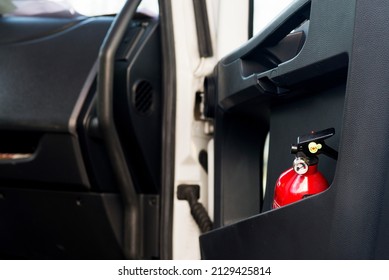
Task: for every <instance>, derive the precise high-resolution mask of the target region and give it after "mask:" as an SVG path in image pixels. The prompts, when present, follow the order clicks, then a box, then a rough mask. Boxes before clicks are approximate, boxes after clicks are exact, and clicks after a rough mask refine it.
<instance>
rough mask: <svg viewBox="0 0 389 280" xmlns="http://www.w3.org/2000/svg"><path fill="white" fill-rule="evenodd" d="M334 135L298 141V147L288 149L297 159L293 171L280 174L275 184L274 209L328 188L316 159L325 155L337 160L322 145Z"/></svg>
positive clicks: (328, 133) (314, 135) (323, 133)
mask: <svg viewBox="0 0 389 280" xmlns="http://www.w3.org/2000/svg"><path fill="white" fill-rule="evenodd" d="M334 134H335V129H333V128H329V129H326V130H322V131H318V132H314V131H312V132H311V133H310V134H308V135H304V136H300V137H298V138H297V144H294V145H292V147H291V152H292V154H295V155H296V158H295V159H294V161H293V167H292V168H290V169H288V170H286V171H285V172H284V173H282V174H281V176H280V177H279V178H278V180H277V183H276V187H275V193H274V200H273V209H274V208H279V207H282V206H285V205H287V204H290V203H293V202H296V201H298V200H300V199H303V198H305V197H308V196H310V195H313V194H317V193H320V192H322V191H324V190H326V189H327V188H328V187H329V184H328V182H327V180H326V178H324V176H323V174H321V172H320V171H319V170H318V163H319V158H318V157H317V156H318V155H320V154H324V155H327V156H329V157H331V158H333V159H335V160H336V159H337V158H338V152H337V151H335V150H334V149H332V148H331V147H329V146H327V145H326V144H325V143H324V140H325V139H327V138H329V137H331V136H333V135H334Z"/></svg>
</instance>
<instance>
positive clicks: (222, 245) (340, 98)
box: [200, 0, 389, 259]
mask: <svg viewBox="0 0 389 280" xmlns="http://www.w3.org/2000/svg"><path fill="white" fill-rule="evenodd" d="M306 7H309V10H308V11H309V13H308V14H307V13H306V11H307V10H306ZM388 11H389V5H388V4H387V2H386V1H374V3H372V2H367V1H359V0H356V1H347V2H342V1H324V0H312V1H297V2H296V3H295V4H294V5H293V6H292V7H291V8H290V9H289V10H288V11H286V13H285V14H283V15H282V16H280V17H279V18H278V19H277V20H276V22H275V23H274V24H273V25H272V26H270V27H269V28H268V29H267V30H265V31H264V32H262V33H261V34H260V35H258V37H256V38H254V39H252V40H251V41H249V43H248V44H247V45H246V46H244V47H242V48H241V49H240V50H238V51H236V52H235V53H234V54H232V55H230V56H229V57H227V58H226V59H225V60H223V61H222V62H221V63H219V65H218V67H217V71H216V77H215V79H216V80H217V81H218V82H217V84H218V89H217V96H218V104H217V105H218V106H217V109H216V112H217V114H216V119H215V122H216V138H215V145H216V154H215V156H216V162H215V164H216V174H215V184H216V185H215V187H216V189H217V190H218V191H219V193H218V194H217V196H216V197H217V200H216V201H215V204H216V206H217V208H216V209H215V213H216V217H215V219H216V221H217V225H218V229H216V230H214V231H212V232H209V233H207V234H204V235H203V236H202V237H201V238H200V240H201V247H202V254H203V258H205V259H374V258H378V259H379V258H385V259H386V258H388V257H389V256H388V253H387V252H388V246H389V242H388V238H387V232H388V223H387V222H386V221H387V220H388V211H387V207H386V206H385V205H387V203H386V199H387V193H388V191H387V190H388V183H387V182H388V180H387V168H388V156H389V149H388V148H387V144H386V143H387V139H388V129H387V128H388V125H389V119H388V117H387V116H389V114H388V112H389V107H388V104H389V102H388V101H389V100H388V94H387V88H388V75H387V71H386V68H387V60H388V57H389V44H388V43H387V42H386V41H385V40H382V38H386V37H387V36H388V32H389V29H388V28H386V27H384V26H385V23H384V22H385V18H386V15H387V14H388ZM297 19H299V20H297ZM304 20H309V30H308V33H307V35H306V40H305V43H304V46H303V47H302V49H301V51H300V53H299V54H298V55H297V56H296V57H295V58H293V59H291V60H289V61H286V62H282V63H280V64H278V65H276V66H275V67H274V68H272V69H270V70H266V69H265V71H264V72H260V73H257V72H255V69H259V68H253V69H254V72H253V73H252V74H253V76H247V73H246V76H247V78H243V77H242V76H241V74H240V72H239V71H237V69H236V68H234V67H236V66H237V65H238V61H239V60H241V59H242V58H244V57H245V54H247V53H249V52H252V51H253V50H258V51H259V53H258V54H257V57H259V56H261V55H262V54H261V52H262V51H263V48H258V46H261V44H262V45H263V44H267V43H269V40H270V42H273V43H275V44H276V43H277V42H278V41H277V40H273V38H277V34H279V36H278V39H280V37H281V38H283V36H285V35H286V34H287V33H289V32H290V31H291V30H293V29H294V28H295V27H296V26H293V25H295V24H296V23H297V24H298V22H302V21H304ZM290 22H293V24H292V25H290ZM287 26H289V30H288V28H287ZM251 57H253V56H252V55H251ZM226 77H227V78H226ZM249 101H250V102H249ZM222 109H223V110H222ZM248 112H250V113H249V116H250V123H251V124H252V123H256V124H257V130H259V132H255V133H253V135H259V136H257V137H256V142H257V143H258V145H257V146H256V148H253V149H251V152H252V153H255V154H257V160H256V162H255V164H252V165H249V164H247V163H246V166H245V168H244V169H243V170H244V171H245V173H243V172H240V171H241V169H237V171H238V172H240V173H235V174H231V172H230V169H228V168H227V167H228V166H229V165H231V161H232V160H233V157H232V153H234V154H238V152H239V151H241V152H242V153H243V155H246V154H248V153H249V152H250V151H248V150H247V149H246V148H245V147H244V145H245V143H246V142H247V140H245V137H246V138H247V137H250V134H249V131H247V132H246V133H245V134H240V135H241V136H240V137H235V138H234V142H233V141H231V140H230V138H228V137H229V135H231V134H233V132H231V131H230V129H232V128H238V127H239V128H242V127H246V126H247V123H248V121H247V118H242V116H243V114H248ZM239 121H241V122H242V124H239ZM243 122H245V123H244V124H243ZM254 127H255V125H251V128H250V129H254ZM327 127H335V128H336V133H337V136H336V138H334V139H332V140H331V141H332V142H331V143H330V145H331V146H333V147H335V148H336V149H337V150H339V159H338V161H337V162H334V161H333V160H331V159H328V160H327V159H324V158H323V159H322V160H321V161H320V164H319V168H320V169H321V170H322V171H323V173H325V175H326V176H327V178H328V179H329V181H330V182H332V184H331V186H330V188H329V189H328V190H327V191H325V192H323V193H321V194H318V195H315V196H311V197H309V198H306V199H303V200H302V201H299V202H297V203H294V204H291V205H288V206H285V207H283V208H280V209H277V210H271V209H270V207H271V202H272V199H273V191H274V184H275V181H276V179H277V177H278V176H279V175H280V174H281V172H282V171H283V170H285V169H286V168H288V167H289V166H291V163H292V160H293V157H291V155H290V154H289V151H288V149H289V148H290V144H292V143H293V142H294V141H296V137H297V136H299V135H301V134H303V131H305V133H307V132H309V131H312V130H317V129H325V128H327ZM268 129H270V147H269V149H270V151H269V164H268V171H267V175H268V176H267V180H268V181H267V187H266V192H267V193H266V196H265V199H264V201H263V204H262V205H261V206H260V207H258V208H257V209H256V211H255V209H253V208H249V207H251V205H252V204H253V202H255V201H257V203H258V202H260V201H261V197H260V196H259V195H258V194H259V191H258V188H260V187H261V185H260V183H259V184H258V185H253V184H252V182H254V181H255V180H253V179H252V178H258V180H257V181H259V182H260V178H261V170H262V156H263V149H262V146H263V140H264V135H266V133H267V131H268ZM239 139H240V141H239ZM230 145H233V148H231V147H230ZM227 148H228V149H227ZM241 157H242V156H241ZM243 164H245V162H243ZM234 177H240V178H241V180H239V185H238V184H236V182H237V181H236V180H235V181H234V180H232V182H233V183H235V184H230V182H231V180H230V178H232V179H233V178H234ZM242 185H243V186H242ZM250 188H251V189H252V191H251V192H248V191H247V189H250ZM240 189H243V190H244V191H243V192H242V193H240V192H239V190H240ZM231 193H233V194H235V195H234V196H229V194H231ZM250 193H251V194H254V197H251V196H250V195H249V194H250ZM241 194H242V195H241ZM258 196H259V197H258ZM218 201H219V204H217V202H218ZM226 209H229V210H228V211H227V210H226ZM261 211H262V213H261ZM226 244H229V245H228V246H226Z"/></svg>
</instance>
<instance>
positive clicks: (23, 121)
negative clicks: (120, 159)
mask: <svg viewBox="0 0 389 280" xmlns="http://www.w3.org/2000/svg"><path fill="white" fill-rule="evenodd" d="M113 21H114V17H113V16H112V17H111V16H107V17H93V18H83V17H77V18H74V19H61V18H60V19H55V18H39V17H34V18H24V17H23V18H17V17H5V18H0V35H1V34H4V36H1V39H0V60H1V61H2V68H1V69H0V84H1V86H2V88H1V89H0V103H1V105H0V119H1V120H0V135H2V136H3V137H2V139H1V140H0V144H1V143H3V145H2V148H0V155H2V156H3V157H4V159H0V212H1V213H3V214H4V215H0V216H1V217H2V218H0V227H1V228H2V230H1V234H0V235H1V237H0V257H1V258H22V259H122V258H126V257H127V255H126V251H128V248H127V247H128V244H126V243H125V239H126V236H125V235H126V233H127V231H126V230H127V228H128V225H129V224H131V222H132V221H131V220H128V216H126V210H125V207H124V203H123V199H124V198H123V194H122V193H121V192H120V191H119V188H118V181H117V178H116V176H115V173H114V172H113V171H114V169H113V167H112V165H111V162H110V160H109V153H108V150H107V148H106V143H105V142H104V141H103V140H102V136H101V127H100V125H99V120H98V118H97V108H96V107H97V106H96V103H97V98H98V87H97V81H98V79H97V77H98V76H97V75H98V74H99V73H98V64H97V60H98V56H99V51H100V48H101V46H102V43H103V41H104V39H105V38H106V36H107V32H108V30H109V28H110V27H111V24H112V23H113ZM126 27H127V32H126V35H125V36H124V37H123V38H122V39H121V47H120V48H119V50H118V52H117V53H116V63H115V70H114V71H115V73H116V74H117V77H118V79H117V80H115V81H114V86H113V87H114V89H115V90H114V100H115V105H114V106H115V108H114V109H115V126H116V129H117V130H118V131H119V134H120V141H121V144H122V145H123V147H125V153H126V154H125V157H126V161H127V166H126V168H128V169H129V170H130V171H131V172H137V173H138V174H140V175H138V177H137V176H135V178H136V179H137V180H136V182H135V183H136V187H137V196H138V197H137V200H138V201H139V203H138V204H137V205H136V206H134V207H139V209H137V211H138V212H139V217H140V219H141V222H140V224H139V227H140V228H139V232H141V233H142V235H141V236H137V238H138V239H137V242H138V243H139V244H140V245H139V248H140V252H139V255H138V256H137V257H138V258H146V259H150V258H159V242H158V240H159V239H158V238H159V211H160V201H159V192H160V186H159V184H160V183H159V182H160V161H161V138H162V136H161V106H162V100H163V99H162V92H161V80H160V77H161V70H160V68H161V54H160V52H161V45H160V44H161V43H160V41H161V38H160V35H159V20H158V19H152V18H150V17H148V16H145V15H143V14H136V15H135V17H134V19H133V20H132V21H131V22H127V23H126ZM150 65H152V67H150ZM1 149H2V150H1ZM5 157H8V158H5ZM18 157H23V158H18ZM5 213H6V214H5Z"/></svg>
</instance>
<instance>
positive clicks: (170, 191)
mask: <svg viewBox="0 0 389 280" xmlns="http://www.w3.org/2000/svg"><path fill="white" fill-rule="evenodd" d="M159 6H160V11H161V34H162V35H161V40H162V59H163V61H162V65H163V92H164V99H163V117H162V118H163V120H162V131H163V135H162V145H163V147H162V170H161V171H162V175H161V178H162V182H161V184H162V190H161V223H160V225H161V230H160V232H161V236H160V254H161V255H160V258H161V259H163V260H169V259H172V257H173V243H172V241H173V240H172V238H173V201H174V158H175V139H176V135H175V125H176V123H175V120H176V66H175V65H176V60H175V49H174V32H173V16H172V4H171V1H170V0H160V1H159Z"/></svg>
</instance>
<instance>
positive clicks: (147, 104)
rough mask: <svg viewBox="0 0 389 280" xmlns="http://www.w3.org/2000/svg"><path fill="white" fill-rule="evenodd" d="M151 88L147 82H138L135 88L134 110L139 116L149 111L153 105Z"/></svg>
mask: <svg viewBox="0 0 389 280" xmlns="http://www.w3.org/2000/svg"><path fill="white" fill-rule="evenodd" d="M153 91H154V90H153V86H152V85H151V84H150V83H149V82H147V81H140V82H138V83H137V84H136V86H135V100H134V103H135V109H136V110H137V111H138V112H139V113H141V114H147V113H149V112H150V111H151V109H152V105H153Z"/></svg>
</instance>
